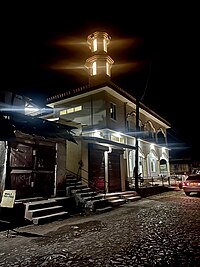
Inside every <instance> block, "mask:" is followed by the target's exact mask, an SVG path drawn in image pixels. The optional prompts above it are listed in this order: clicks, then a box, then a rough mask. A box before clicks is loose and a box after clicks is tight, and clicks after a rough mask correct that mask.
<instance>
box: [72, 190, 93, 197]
mask: <svg viewBox="0 0 200 267" xmlns="http://www.w3.org/2000/svg"><path fill="white" fill-rule="evenodd" d="M76 195H77V196H79V197H81V198H84V197H94V196H97V193H96V192H93V191H91V192H86V193H78V194H76Z"/></svg>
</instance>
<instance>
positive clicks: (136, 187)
mask: <svg viewBox="0 0 200 267" xmlns="http://www.w3.org/2000/svg"><path fill="white" fill-rule="evenodd" d="M139 102H140V101H139V98H138V97H137V98H136V132H135V168H134V170H135V173H134V174H135V191H136V192H138V190H139V186H138V184H139V183H138V182H139V181H138V156H139V154H138V133H139Z"/></svg>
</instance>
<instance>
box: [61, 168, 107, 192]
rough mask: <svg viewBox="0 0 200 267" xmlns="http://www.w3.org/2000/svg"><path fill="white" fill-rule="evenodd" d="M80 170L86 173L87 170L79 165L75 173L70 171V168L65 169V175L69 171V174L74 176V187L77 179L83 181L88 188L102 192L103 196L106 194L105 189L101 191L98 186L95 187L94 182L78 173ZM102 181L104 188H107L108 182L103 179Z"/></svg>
mask: <svg viewBox="0 0 200 267" xmlns="http://www.w3.org/2000/svg"><path fill="white" fill-rule="evenodd" d="M80 171H85V172H87V173H88V171H87V170H85V169H83V168H80V167H79V168H78V171H77V173H75V172H73V171H71V170H69V169H66V175H67V173H70V174H72V175H73V176H74V177H75V178H76V183H75V187H76V185H77V183H78V182H79V181H83V182H85V183H87V184H88V186H89V188H91V189H92V190H93V192H97V193H104V196H105V195H106V190H105V189H104V191H103V192H102V190H101V189H99V188H98V187H96V185H95V182H93V181H90V180H88V179H87V178H85V177H83V176H82V175H80V174H79V172H80ZM104 183H105V185H106V188H107V185H108V182H107V181H105V180H104Z"/></svg>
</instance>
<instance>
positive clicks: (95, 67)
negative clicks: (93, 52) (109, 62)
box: [92, 61, 97, 75]
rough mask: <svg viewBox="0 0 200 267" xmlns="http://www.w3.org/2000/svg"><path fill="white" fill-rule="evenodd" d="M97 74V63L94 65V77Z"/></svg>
mask: <svg viewBox="0 0 200 267" xmlns="http://www.w3.org/2000/svg"><path fill="white" fill-rule="evenodd" d="M96 74H97V63H96V61H95V62H93V63H92V75H96Z"/></svg>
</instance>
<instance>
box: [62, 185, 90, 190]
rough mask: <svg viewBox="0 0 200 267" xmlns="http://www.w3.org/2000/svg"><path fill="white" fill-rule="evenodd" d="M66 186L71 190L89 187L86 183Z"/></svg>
mask: <svg viewBox="0 0 200 267" xmlns="http://www.w3.org/2000/svg"><path fill="white" fill-rule="evenodd" d="M66 188H69V189H70V190H78V189H84V188H88V187H87V186H86V185H82V184H80V185H69V186H66Z"/></svg>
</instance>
